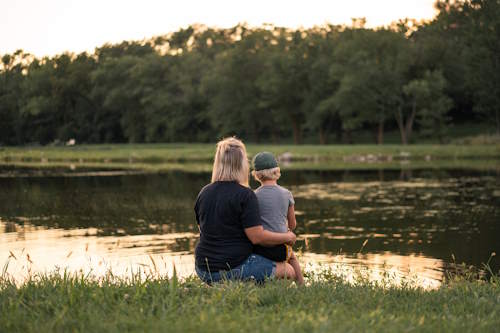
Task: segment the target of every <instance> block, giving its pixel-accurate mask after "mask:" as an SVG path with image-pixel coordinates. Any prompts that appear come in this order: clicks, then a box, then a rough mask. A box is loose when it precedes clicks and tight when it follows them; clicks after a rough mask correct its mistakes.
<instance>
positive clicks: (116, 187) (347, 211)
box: [0, 165, 500, 287]
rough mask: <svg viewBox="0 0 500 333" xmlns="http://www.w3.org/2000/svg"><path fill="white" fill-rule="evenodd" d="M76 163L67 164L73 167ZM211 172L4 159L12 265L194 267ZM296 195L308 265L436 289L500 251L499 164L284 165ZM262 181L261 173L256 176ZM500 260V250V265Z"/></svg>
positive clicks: (3, 214)
mask: <svg viewBox="0 0 500 333" xmlns="http://www.w3.org/2000/svg"><path fill="white" fill-rule="evenodd" d="M65 170H66V169H65ZM209 179H210V174H209V173H208V172H182V171H166V172H162V173H143V172H140V171H133V172H131V171H126V170H98V169H91V170H89V169H79V168H74V167H72V168H71V170H70V169H67V170H66V171H65V172H62V173H61V172H56V173H50V172H48V173H47V172H42V173H40V172H37V170H30V169H29V168H19V167H12V166H5V165H4V166H2V167H0V265H2V266H3V267H4V270H5V271H6V272H8V273H9V274H11V275H12V276H13V277H15V278H16V279H19V280H22V279H24V278H26V277H27V276H28V275H30V274H34V273H37V272H48V271H53V270H54V269H56V268H59V269H60V270H63V269H67V270H70V271H82V272H86V273H91V274H96V275H100V274H105V273H106V272H107V271H110V270H111V271H112V272H113V273H114V274H130V273H131V272H137V271H141V272H143V273H144V274H153V273H158V274H172V271H173V267H174V265H175V269H176V272H177V273H178V274H179V275H181V276H187V275H191V274H193V272H194V266H193V265H194V258H193V251H194V248H195V245H196V242H197V239H198V229H197V226H196V222H195V219H194V213H193V204H194V201H195V198H196V195H197V194H198V192H199V190H200V189H201V188H202V187H203V186H204V185H205V184H207V182H208V181H209ZM280 184H281V185H283V186H285V187H287V188H289V189H290V190H291V191H292V193H293V194H294V196H295V199H296V212H297V223H298V227H297V230H296V231H297V234H298V241H297V243H296V245H295V249H296V251H297V252H298V256H299V260H300V261H301V262H302V264H303V265H304V266H305V267H306V269H307V270H316V269H321V268H325V267H330V268H332V269H333V270H335V271H337V272H342V274H344V275H345V276H346V277H347V278H349V276H352V274H353V273H354V272H358V273H359V272H360V271H362V272H365V273H366V274H367V276H368V277H369V278H371V279H375V280H376V279H379V278H380V277H381V276H383V275H384V274H387V272H390V273H391V274H393V276H394V277H395V278H396V279H400V278H405V279H412V280H414V281H416V282H417V283H418V284H420V285H422V286H425V287H435V286H438V285H439V284H440V282H441V281H442V280H443V279H444V277H445V271H446V270H447V269H449V268H450V267H451V265H452V264H453V262H457V263H462V262H464V263H466V264H468V265H474V266H477V267H481V265H482V263H485V262H487V261H488V259H489V258H490V255H491V253H493V252H496V253H497V254H498V253H499V250H500V173H499V170H498V169H492V170H480V171H478V170H473V169H435V168H420V169H412V168H411V167H409V166H403V167H402V168H400V169H391V170H387V169H386V170H384V169H382V168H380V166H379V167H377V168H375V167H374V168H373V169H369V168H368V167H367V168H366V169H361V170H328V169H325V170H297V169H294V168H292V169H289V170H286V169H285V170H283V172H282V178H281V179H280ZM251 186H252V187H253V188H256V187H257V184H256V183H255V182H252V183H251ZM490 264H491V266H492V268H493V269H494V271H498V270H499V268H500V265H499V260H498V257H493V258H492V260H491V262H490Z"/></svg>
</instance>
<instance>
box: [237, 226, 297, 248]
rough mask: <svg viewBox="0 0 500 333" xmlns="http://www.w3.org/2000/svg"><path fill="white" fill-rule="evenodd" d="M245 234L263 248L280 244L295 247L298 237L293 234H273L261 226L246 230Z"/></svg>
mask: <svg viewBox="0 0 500 333" xmlns="http://www.w3.org/2000/svg"><path fill="white" fill-rule="evenodd" d="M245 234H246V235H247V237H248V239H249V240H250V242H252V244H254V245H257V244H258V245H263V246H273V245H280V244H289V245H293V244H294V243H295V240H296V236H295V234H294V233H293V232H291V231H289V232H285V233H281V232H272V231H269V230H264V228H263V227H262V226H261V225H258V226H255V227H251V228H246V229H245Z"/></svg>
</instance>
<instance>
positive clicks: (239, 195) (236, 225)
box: [194, 181, 262, 271]
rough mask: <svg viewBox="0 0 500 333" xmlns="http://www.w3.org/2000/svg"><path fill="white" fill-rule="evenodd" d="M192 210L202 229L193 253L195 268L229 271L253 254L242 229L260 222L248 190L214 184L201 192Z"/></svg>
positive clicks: (224, 182) (223, 182) (253, 197)
mask: <svg viewBox="0 0 500 333" xmlns="http://www.w3.org/2000/svg"><path fill="white" fill-rule="evenodd" d="M194 211H195V213H196V221H197V222H198V224H199V226H200V230H201V232H200V241H199V243H198V245H197V246H196V250H195V259H196V266H197V267H198V268H201V269H202V270H205V271H219V270H229V269H232V268H234V267H236V266H238V265H240V264H241V263H243V261H245V259H246V258H248V256H249V255H250V254H251V253H252V243H251V242H250V240H249V239H248V237H247V236H246V234H245V230H244V229H245V228H250V227H255V226H258V225H261V224H262V223H261V221H260V214H259V204H258V202H257V197H256V196H255V193H253V191H252V190H251V189H249V188H247V187H244V186H242V185H240V184H238V183H237V182H229V181H221V182H214V183H212V184H209V185H207V186H205V187H204V188H203V189H202V190H201V191H200V193H199V194H198V198H197V199H196V204H195V207H194ZM207 264H208V267H207Z"/></svg>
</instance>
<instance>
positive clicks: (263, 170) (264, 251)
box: [252, 152, 304, 285]
mask: <svg viewBox="0 0 500 333" xmlns="http://www.w3.org/2000/svg"><path fill="white" fill-rule="evenodd" d="M252 165H253V169H254V170H253V171H252V175H253V176H254V177H255V179H256V180H257V181H258V182H260V184H261V186H260V187H259V188H258V189H256V190H255V194H256V195H257V199H258V201H259V210H260V215H261V219H262V225H263V227H264V229H266V230H270V231H274V232H287V231H288V230H289V229H290V230H294V229H295V227H296V226H297V222H296V221H295V211H294V205H295V201H294V200H293V196H292V193H291V192H290V191H289V190H287V189H286V188H284V187H281V186H279V185H278V184H277V182H276V181H277V180H278V178H280V176H281V173H280V168H279V166H278V162H277V161H276V158H274V155H273V154H271V153H269V152H261V153H258V154H257V155H255V157H254V158H253V160H252ZM254 252H255V253H257V254H259V255H262V256H264V257H266V258H268V259H271V260H273V261H278V262H281V261H287V262H288V263H289V264H290V265H291V266H292V267H293V270H294V271H295V276H296V281H297V284H299V285H302V284H304V277H303V276H302V272H301V270H300V265H299V262H298V260H297V258H296V257H295V254H294V253H293V251H292V247H291V246H289V245H286V244H283V245H277V246H273V247H264V246H256V247H255V249H254Z"/></svg>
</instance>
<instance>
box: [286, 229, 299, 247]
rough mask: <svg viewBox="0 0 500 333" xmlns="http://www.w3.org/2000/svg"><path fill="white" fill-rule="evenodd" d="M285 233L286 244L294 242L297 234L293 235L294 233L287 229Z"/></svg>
mask: <svg viewBox="0 0 500 333" xmlns="http://www.w3.org/2000/svg"><path fill="white" fill-rule="evenodd" d="M286 235H287V237H288V240H287V241H286V242H285V244H288V245H290V246H292V245H293V244H295V241H297V236H295V234H294V233H293V232H291V231H288V232H287V233H286Z"/></svg>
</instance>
